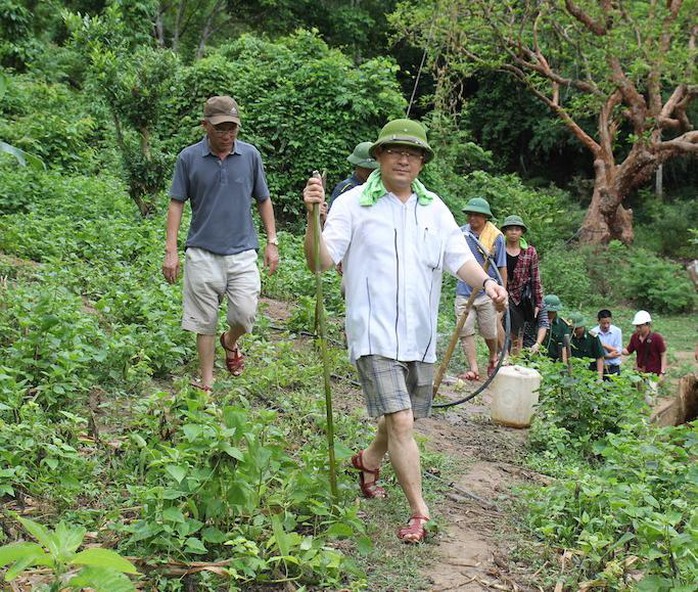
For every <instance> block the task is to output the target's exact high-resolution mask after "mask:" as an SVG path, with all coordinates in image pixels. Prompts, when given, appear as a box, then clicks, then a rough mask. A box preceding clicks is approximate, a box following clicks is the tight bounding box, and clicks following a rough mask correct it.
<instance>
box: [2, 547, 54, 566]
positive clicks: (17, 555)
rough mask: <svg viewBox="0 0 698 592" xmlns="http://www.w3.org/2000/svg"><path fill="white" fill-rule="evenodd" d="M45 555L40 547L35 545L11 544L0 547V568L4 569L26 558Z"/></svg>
mask: <svg viewBox="0 0 698 592" xmlns="http://www.w3.org/2000/svg"><path fill="white" fill-rule="evenodd" d="M41 555H46V552H45V551H44V550H43V549H42V548H41V545H37V544H36V543H11V544H9V545H5V546H4V547H0V567H4V566H5V565H8V564H10V563H14V562H15V561H19V560H20V559H24V558H26V557H35V556H41Z"/></svg>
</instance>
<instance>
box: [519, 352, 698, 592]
mask: <svg viewBox="0 0 698 592" xmlns="http://www.w3.org/2000/svg"><path fill="white" fill-rule="evenodd" d="M573 361H574V362H579V363H575V365H574V370H573V375H572V376H568V375H567V374H566V373H565V372H564V371H563V370H562V367H561V366H560V365H559V364H551V363H547V364H543V367H542V371H543V372H544V375H545V380H544V382H543V384H542V387H541V392H540V402H539V405H538V410H537V413H536V416H535V418H534V422H533V426H532V429H531V434H530V440H529V446H530V448H531V451H532V455H531V456H530V457H529V459H528V462H529V463H530V464H532V465H533V466H535V467H536V468H537V469H538V470H542V471H544V472H547V473H549V474H552V475H554V476H555V477H556V480H555V481H553V482H552V483H551V484H550V485H549V486H547V487H545V488H544V491H541V490H540V489H539V488H535V489H531V490H529V492H528V504H529V505H528V511H529V512H530V514H529V525H530V527H531V528H532V529H533V531H534V532H535V533H536V534H537V535H538V536H539V537H540V538H541V539H542V540H545V541H548V542H550V543H552V544H553V545H555V546H557V547H562V548H564V549H566V554H567V555H568V556H569V558H570V561H571V563H572V565H573V566H574V569H573V570H571V572H570V573H569V574H567V575H566V576H563V577H562V578H561V579H559V580H558V581H559V582H560V581H561V582H563V583H564V584H565V586H571V587H577V586H580V585H583V582H590V581H594V582H596V583H597V585H602V586H604V587H607V588H608V589H613V590H616V589H626V587H627V586H630V585H631V583H632V582H633V581H636V582H637V580H636V579H635V580H634V576H636V575H637V573H638V572H637V570H642V572H644V573H643V576H644V577H642V579H641V580H640V581H639V583H636V586H637V589H638V590H646V591H649V590H652V591H657V590H661V591H664V590H666V591H668V590H672V591H688V590H692V589H693V588H694V585H695V582H696V579H697V578H698V554H697V551H698V523H697V522H696V514H695V508H694V503H693V500H695V499H696V497H697V496H698V472H697V467H698V463H696V461H697V460H698V457H697V456H696V450H697V448H696V443H697V442H698V426H695V425H693V426H691V425H690V424H687V425H684V426H680V427H676V428H674V427H672V428H663V429H660V428H657V427H654V426H650V425H648V422H647V418H646V417H647V414H646V412H644V411H643V408H644V409H646V406H645V404H644V402H643V396H642V390H638V387H639V386H641V385H642V382H641V379H640V377H639V376H636V375H635V374H634V373H633V372H629V371H627V369H626V370H624V373H623V375H622V376H620V377H617V378H616V379H615V380H613V381H612V382H608V383H607V382H604V383H602V384H599V383H598V382H597V379H596V378H595V375H594V373H593V372H589V371H587V370H586V369H585V368H584V367H583V366H584V364H583V363H582V361H581V360H573ZM556 366H557V368H555V367H556Z"/></svg>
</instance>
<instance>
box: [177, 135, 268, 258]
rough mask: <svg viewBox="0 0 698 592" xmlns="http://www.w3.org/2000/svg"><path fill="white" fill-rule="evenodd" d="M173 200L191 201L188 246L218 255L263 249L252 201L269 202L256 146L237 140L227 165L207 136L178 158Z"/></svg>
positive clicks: (260, 158) (227, 159)
mask: <svg viewBox="0 0 698 592" xmlns="http://www.w3.org/2000/svg"><path fill="white" fill-rule="evenodd" d="M170 197H171V198H172V199H176V200H178V201H186V200H187V199H189V200H190V201H191V211H192V218H191V225H190V226H189V234H188V235H187V242H186V247H198V248H200V249H205V250H207V251H210V252H212V253H216V254H217V255H234V254H236V253H241V252H243V251H249V250H250V249H254V250H258V249H259V241H258V240H257V231H256V229H255V227H254V222H253V219H252V212H251V206H252V200H253V199H254V200H256V201H257V202H258V203H259V202H262V201H264V200H266V199H269V188H268V187H267V180H266V177H265V175H264V167H263V165H262V157H261V156H260V154H259V151H258V150H257V149H256V148H255V147H254V146H253V145H252V144H248V143H246V142H242V141H240V140H235V144H234V145H233V150H232V152H231V153H230V154H228V156H227V157H226V158H225V160H222V161H221V160H220V159H219V158H218V156H216V155H215V154H213V153H212V152H211V150H210V148H209V145H208V139H207V138H206V137H204V138H203V140H201V142H199V143H197V144H192V145H191V146H188V147H187V148H185V149H184V150H182V152H180V153H179V156H178V157H177V164H176V165H175V172H174V177H173V179H172V187H171V188H170Z"/></svg>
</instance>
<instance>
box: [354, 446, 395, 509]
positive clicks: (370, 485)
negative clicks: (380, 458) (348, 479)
mask: <svg viewBox="0 0 698 592" xmlns="http://www.w3.org/2000/svg"><path fill="white" fill-rule="evenodd" d="M363 455H364V451H363V450H362V451H360V452H359V453H358V454H355V455H354V456H352V457H351V464H352V466H353V467H354V468H355V469H357V470H358V471H361V472H360V473H359V488H360V489H361V493H363V494H364V497H368V498H378V499H382V498H384V497H386V496H387V495H388V494H387V492H386V491H385V489H383V488H382V487H381V486H380V485H378V478H379V477H380V469H368V468H366V467H365V466H364V461H363ZM364 472H366V473H370V474H371V475H373V480H372V481H366V478H365V477H364Z"/></svg>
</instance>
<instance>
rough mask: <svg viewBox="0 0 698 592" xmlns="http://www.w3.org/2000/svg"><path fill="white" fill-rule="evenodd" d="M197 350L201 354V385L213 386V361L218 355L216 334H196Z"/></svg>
mask: <svg viewBox="0 0 698 592" xmlns="http://www.w3.org/2000/svg"><path fill="white" fill-rule="evenodd" d="M196 350H197V353H198V355H199V373H200V376H201V385H202V386H204V387H207V386H208V387H210V386H213V361H214V358H215V355H216V336H215V335H202V334H201V333H197V335H196Z"/></svg>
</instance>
